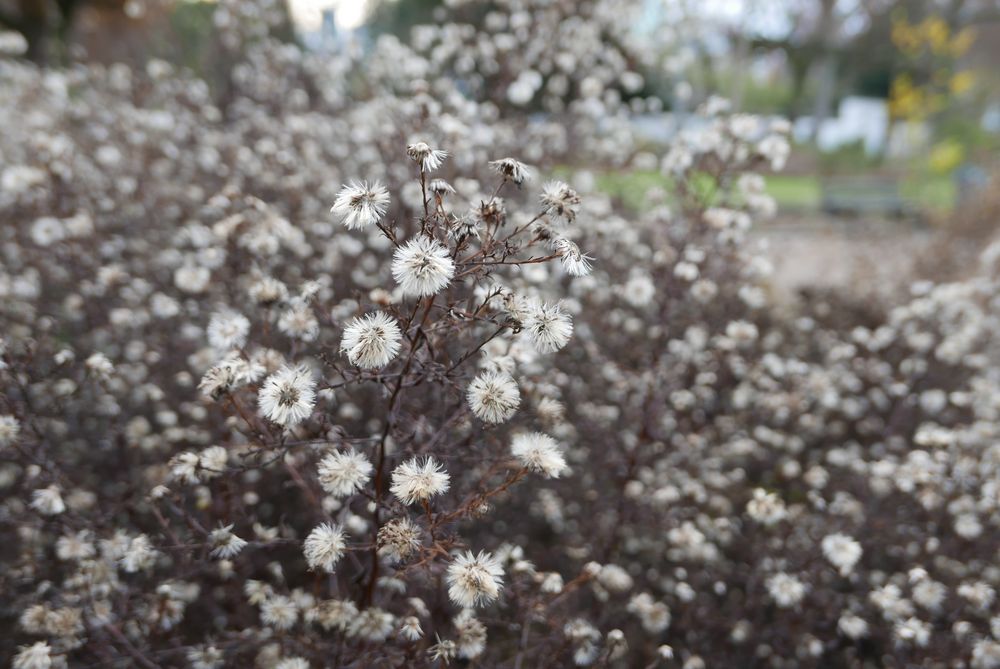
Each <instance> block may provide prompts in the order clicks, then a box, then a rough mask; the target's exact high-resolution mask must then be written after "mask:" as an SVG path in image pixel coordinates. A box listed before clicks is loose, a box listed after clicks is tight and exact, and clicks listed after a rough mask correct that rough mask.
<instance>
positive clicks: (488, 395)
mask: <svg viewBox="0 0 1000 669" xmlns="http://www.w3.org/2000/svg"><path fill="white" fill-rule="evenodd" d="M466 397H467V398H468V401H469V407H470V408H471V409H472V413H474V414H475V415H476V416H478V417H479V418H480V419H482V420H484V421H486V422H487V423H503V422H504V421H507V420H510V418H511V416H513V415H514V413H515V412H516V411H517V407H518V405H519V404H520V403H521V393H520V392H519V391H518V389H517V383H516V382H515V381H514V379H513V378H511V377H510V375H508V374H504V373H503V372H484V373H482V374H480V375H479V376H477V377H476V378H475V379H473V380H472V383H470V384H469V389H468V391H467V392H466Z"/></svg>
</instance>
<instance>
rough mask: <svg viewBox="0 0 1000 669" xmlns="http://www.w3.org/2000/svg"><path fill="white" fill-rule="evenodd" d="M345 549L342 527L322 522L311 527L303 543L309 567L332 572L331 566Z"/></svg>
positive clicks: (341, 555) (342, 554)
mask: <svg viewBox="0 0 1000 669" xmlns="http://www.w3.org/2000/svg"><path fill="white" fill-rule="evenodd" d="M346 549H347V543H346V541H345V534H344V528H343V527H341V526H339V525H333V524H331V523H323V524H322V525H318V526H316V527H315V528H313V531H312V532H310V533H309V536H308V537H306V540H305V543H304V544H303V553H304V554H305V556H306V562H307V563H309V568H310V569H322V570H324V571H327V572H331V573H332V572H333V567H334V565H335V564H337V562H338V561H339V560H340V558H342V557H343V556H344V551H345V550H346Z"/></svg>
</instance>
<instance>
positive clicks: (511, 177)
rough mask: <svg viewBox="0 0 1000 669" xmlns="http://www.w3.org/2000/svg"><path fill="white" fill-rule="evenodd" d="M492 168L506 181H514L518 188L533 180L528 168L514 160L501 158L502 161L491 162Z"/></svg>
mask: <svg viewBox="0 0 1000 669" xmlns="http://www.w3.org/2000/svg"><path fill="white" fill-rule="evenodd" d="M490 167H492V168H493V170H494V171H495V172H496V173H497V174H499V175H500V176H502V177H503V178H504V180H505V181H512V182H514V183H515V184H517V185H518V186H520V185H521V184H523V183H524V182H525V181H526V180H528V179H530V178H531V172H530V171H529V170H528V167H527V166H526V165H525V164H524V163H522V162H520V161H517V160H514V159H513V158H501V159H500V160H493V161H490Z"/></svg>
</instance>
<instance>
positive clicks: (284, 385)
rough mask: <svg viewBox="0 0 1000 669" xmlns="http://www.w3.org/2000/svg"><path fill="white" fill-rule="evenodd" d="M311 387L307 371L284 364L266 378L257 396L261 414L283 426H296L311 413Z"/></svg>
mask: <svg viewBox="0 0 1000 669" xmlns="http://www.w3.org/2000/svg"><path fill="white" fill-rule="evenodd" d="M315 387H316V383H315V382H314V381H313V380H312V375H311V374H310V373H309V370H308V369H306V368H305V367H302V366H298V367H290V366H288V365H286V366H284V367H282V368H281V369H280V370H278V371H277V372H276V373H274V374H272V375H271V376H269V377H268V378H267V379H266V380H265V381H264V385H263V387H262V388H261V389H260V392H259V393H258V394H257V402H258V404H259V405H260V410H261V413H263V414H264V416H266V417H267V418H268V420H270V421H272V422H274V423H277V424H278V425H282V426H284V427H293V426H295V425H298V424H299V423H301V422H302V421H304V420H305V419H306V418H308V417H309V416H310V414H312V410H313V405H314V404H315V402H316V391H315Z"/></svg>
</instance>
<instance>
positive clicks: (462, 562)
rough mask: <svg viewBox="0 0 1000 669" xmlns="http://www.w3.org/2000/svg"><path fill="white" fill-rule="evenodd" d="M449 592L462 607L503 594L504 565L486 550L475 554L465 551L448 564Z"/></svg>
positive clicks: (487, 600) (490, 600)
mask: <svg viewBox="0 0 1000 669" xmlns="http://www.w3.org/2000/svg"><path fill="white" fill-rule="evenodd" d="M447 579H448V596H449V597H450V598H451V601H452V602H454V603H455V604H457V605H458V606H461V607H462V608H466V609H471V608H473V607H475V606H480V605H482V604H489V603H490V602H492V601H493V600H495V599H496V598H497V597H498V596H499V595H500V588H501V587H502V586H503V567H501V566H500V562H499V560H497V559H496V558H495V557H493V555H491V554H490V553H487V552H486V551H480V552H479V554H478V555H473V554H472V552H471V551H466V552H465V553H462V554H461V555H458V556H456V557H455V560H454V562H452V563H451V565H450V566H449V567H448V573H447Z"/></svg>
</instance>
